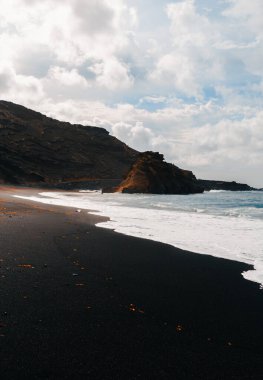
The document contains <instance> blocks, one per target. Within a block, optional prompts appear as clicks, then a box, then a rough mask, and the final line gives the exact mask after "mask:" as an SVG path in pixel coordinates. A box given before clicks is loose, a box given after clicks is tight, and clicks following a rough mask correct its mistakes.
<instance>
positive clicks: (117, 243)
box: [0, 186, 263, 380]
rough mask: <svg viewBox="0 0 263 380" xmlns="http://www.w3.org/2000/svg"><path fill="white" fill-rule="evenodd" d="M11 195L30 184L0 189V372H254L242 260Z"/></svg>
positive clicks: (255, 333)
mask: <svg viewBox="0 0 263 380" xmlns="http://www.w3.org/2000/svg"><path fill="white" fill-rule="evenodd" d="M10 192H12V194H14V192H15V193H17V192H18V193H21V194H25V193H26V194H36V193H38V192H39V191H38V190H37V189H33V188H32V189H26V188H12V187H6V186H4V187H2V186H1V188H0V208H1V210H0V237H1V250H0V252H1V253H0V259H1V263H0V264H1V268H0V270H1V288H0V289H1V298H0V299H1V301H0V304H1V309H0V310H1V315H0V335H1V336H0V342H1V378H2V379H4V380H5V379H15V380H16V379H28V378H33V379H84V378H85V379H86V378H89V379H137V378H140V379H174V378H178V379H179V380H181V379H182V380H184V379H209V380H210V379H258V380H259V379H262V377H263V369H262V364H261V361H262V354H263V329H262V315H263V293H262V291H261V290H260V289H259V286H258V284H256V283H253V282H249V281H247V280H245V279H244V278H243V277H242V276H241V273H242V272H243V271H244V270H249V269H250V268H252V267H250V266H249V265H247V264H242V263H238V262H234V261H230V260H225V259H219V258H215V257H212V256H204V255H199V254H195V253H191V252H187V253H186V252H184V251H182V250H180V249H177V248H174V247H172V246H169V245H165V244H163V243H157V242H153V241H150V240H144V239H139V238H135V237H130V236H127V235H122V234H119V233H116V232H114V231H111V230H108V229H103V228H98V227H96V225H95V223H97V222H98V221H99V220H103V218H102V217H99V216H96V215H92V214H88V213H87V210H83V212H81V213H78V212H76V210H75V209H69V208H66V207H62V206H51V205H45V204H36V203H33V202H30V201H26V200H22V199H18V198H13V197H12V196H10ZM104 220H105V219H104ZM3 276H4V277H3Z"/></svg>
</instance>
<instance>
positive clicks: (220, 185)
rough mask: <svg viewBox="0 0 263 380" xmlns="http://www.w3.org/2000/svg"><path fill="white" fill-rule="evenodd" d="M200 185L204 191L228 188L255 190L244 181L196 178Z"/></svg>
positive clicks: (230, 189)
mask: <svg viewBox="0 0 263 380" xmlns="http://www.w3.org/2000/svg"><path fill="white" fill-rule="evenodd" d="M197 181H198V183H199V184H200V186H202V187H203V188H204V189H205V190H206V191H210V190H228V191H252V190H257V189H255V188H254V187H250V186H249V185H247V184H245V183H237V182H235V181H232V182H226V181H211V180H205V179H198V180H197Z"/></svg>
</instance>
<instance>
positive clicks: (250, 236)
mask: <svg viewBox="0 0 263 380" xmlns="http://www.w3.org/2000/svg"><path fill="white" fill-rule="evenodd" d="M24 198H26V197H24ZM26 199H31V200H33V201H37V202H42V203H47V204H54V205H61V206H68V207H74V208H76V209H88V210H92V213H93V214H97V215H102V216H108V217H109V218H110V220H109V221H108V222H103V223H99V224H98V226H99V227H103V228H110V229H114V230H115V231H117V232H120V233H123V234H126V235H131V236H136V237H140V238H146V239H151V240H156V241H159V242H163V243H167V244H171V245H173V246H175V247H178V248H182V249H185V250H188V251H192V252H196V253H200V254H206V255H212V256H216V257H221V258H225V259H230V260H235V261H240V262H244V263H247V264H251V265H253V266H254V270H250V271H247V272H244V273H243V274H242V275H243V276H244V278H245V279H247V280H250V281H255V282H257V283H259V284H261V288H263V192H256V191H252V192H231V191H210V192H205V193H204V194H195V195H148V194H147V195H145V194H144V195H143V194H119V193H118V194H102V193H101V192H90V191H80V192H42V193H40V194H39V196H37V197H30V198H28V197H27V198H26Z"/></svg>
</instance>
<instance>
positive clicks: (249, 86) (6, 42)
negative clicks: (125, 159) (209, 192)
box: [0, 0, 263, 187]
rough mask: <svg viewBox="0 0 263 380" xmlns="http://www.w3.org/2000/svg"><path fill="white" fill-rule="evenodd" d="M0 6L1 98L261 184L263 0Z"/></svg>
mask: <svg viewBox="0 0 263 380" xmlns="http://www.w3.org/2000/svg"><path fill="white" fill-rule="evenodd" d="M0 5H1V6H0V99H3V100H9V101H13V102H15V103H19V104H22V105H24V106H26V107H29V108H32V109H34V110H37V111H40V112H42V113H44V114H46V115H48V116H51V117H54V118H57V119H59V120H64V121H70V122H72V123H81V124H84V125H96V126H98V127H103V128H106V129H107V130H108V131H109V132H110V133H111V134H112V135H114V136H116V137H118V138H119V139H121V140H122V141H124V142H125V143H127V144H128V145H130V146H131V147H133V148H135V149H137V150H139V151H145V150H153V151H159V152H162V153H163V154H164V156H165V159H166V160H167V161H169V162H173V163H174V164H176V165H177V166H179V167H182V168H184V169H190V170H192V171H193V172H194V174H195V175H196V176H197V177H198V178H205V179H221V180H236V181H238V182H245V183H249V184H250V185H252V186H258V187H263V107H262V106H263V101H262V94H263V17H262V15H263V1H262V0H249V1H248V0H180V1H177V0H176V1H167V0H0Z"/></svg>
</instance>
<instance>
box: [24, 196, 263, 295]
mask: <svg viewBox="0 0 263 380" xmlns="http://www.w3.org/2000/svg"><path fill="white" fill-rule="evenodd" d="M42 193H44V194H45V195H44V194H43V195H42ZM47 193H49V194H50V195H51V194H52V195H51V196H50V198H49V196H48V195H46V194H47ZM56 193H58V194H61V195H62V197H58V198H57V197H56ZM68 193H70V196H66V197H65V195H68ZM74 193H75V194H76V195H81V193H80V192H78V191H73V192H72V191H61V190H59V189H58V190H56V189H55V191H51V190H50V191H45V190H44V189H39V191H37V192H33V193H32V195H33V197H32V199H29V201H34V202H36V203H40V204H41V203H43V204H47V205H48V204H49V205H52V204H53V205H54V206H59V207H69V208H73V209H81V210H82V211H83V212H88V213H89V214H92V215H97V216H99V217H100V216H101V217H102V218H107V220H106V221H104V220H102V221H98V223H97V225H98V227H100V228H109V229H112V230H114V231H115V232H117V233H120V234H124V235H126V236H133V237H138V238H142V239H147V240H151V241H156V242H160V243H163V244H168V245H171V246H173V247H175V248H177V249H181V250H184V251H187V252H194V253H195V254H201V255H207V256H212V257H216V258H223V259H227V260H230V261H235V262H238V263H245V264H248V265H249V266H250V267H249V270H247V271H244V272H242V276H243V277H244V278H245V279H246V280H247V281H252V282H255V283H257V284H258V286H259V287H260V288H261V289H262V288H263V278H262V274H261V273H262V270H261V268H260V267H259V264H258V260H257V259H258V252H259V251H260V252H261V251H262V249H261V248H262V246H261V245H260V241H258V244H257V247H256V248H255V243H253V242H255V241H257V240H258V239H257V236H260V235H258V234H260V231H258V232H257V235H256V233H254V234H253V235H252V236H250V239H249V243H245V244H244V243H243V245H242V246H240V247H239V248H238V249H237V250H236V246H238V245H239V241H240V231H239V230H238V228H237V227H236V226H237V224H236V223H237V222H238V219H236V218H234V217H232V221H231V218H228V217H227V218H225V220H224V221H223V222H221V224H218V225H217V226H216V228H217V229H218V228H219V229H221V230H222V228H224V234H221V235H222V236H221V239H219V238H217V240H216V239H215V232H216V231H215V228H212V230H211V229H210V230H209V225H210V226H213V225H214V221H213V215H211V214H209V213H208V214H202V213H201V214H194V215H193V217H194V218H196V216H197V217H198V218H199V219H193V217H191V220H189V218H188V219H187V218H185V217H184V216H183V217H182V215H184V213H183V214H181V213H180V212H179V214H178V215H175V219H174V221H176V222H177V227H175V229H174V231H173V230H171V231H170V230H169V228H170V225H168V226H166V227H167V228H168V231H170V235H169V236H168V235H167V233H166V230H165V228H160V226H159V225H158V223H155V225H153V227H150V228H149V229H148V228H147V229H146V230H144V225H145V224H146V225H147V226H148V227H149V226H151V225H152V220H153V218H155V215H150V217H149V214H148V218H147V219H146V218H145V219H144V218H143V223H142V222H141V223H140V222H139V220H140V218H141V216H140V215H138V216H137V217H135V219H133V218H132V217H131V218H129V219H128V218H127V220H126V223H125V221H124V222H123V215H122V218H121V219H120V220H121V222H120V223H119V221H120V220H119V213H118V212H117V213H116V214H115V207H111V206H108V207H107V208H106V209H107V211H105V210H103V206H102V204H103V203H104V202H102V204H100V202H98V203H96V200H97V199H96V197H95V198H94V199H93V198H92V199H90V200H89V204H88V205H87V204H85V203H86V202H87V200H86V199H84V204H83V203H82V200H81V201H78V200H77V198H76V199H74ZM72 196H73V199H74V201H73V203H72V201H71V200H72V198H71V197H72ZM21 198H22V199H23V196H22V197H21ZM30 198H31V197H30ZM42 198H43V199H42ZM65 198H66V199H65ZM93 201H95V205H94V204H93ZM92 205H94V208H92ZM106 205H107V202H106ZM121 208H122V207H120V209H121ZM118 209H119V207H118ZM121 212H122V213H123V211H121ZM124 212H125V214H126V210H125V211H124ZM133 212H134V210H133ZM130 216H131V215H130ZM162 217H163V218H164V219H165V215H163V216H162ZM162 217H161V218H162ZM169 217H170V216H168V218H169ZM183 218H184V219H183ZM200 218H201V220H200ZM208 218H212V219H211V220H210V221H208ZM221 218H222V215H221V216H220V218H219V219H218V220H217V223H218V222H219V220H220V219H221ZM223 218H224V216H223ZM136 219H137V220H136ZM157 220H159V223H161V220H160V218H159V219H158V218H157ZM194 220H195V221H194ZM204 220H205V224H204V223H203V221H204ZM233 220H234V225H235V226H234V225H233ZM178 221H179V222H178ZM127 222H128V224H132V223H135V226H136V228H134V229H131V228H127V226H126V224H127ZM253 222H254V223H255V221H253ZM196 223H197V224H199V230H197V231H198V232H196ZM248 223H251V222H250V221H249V220H247V226H246V229H247V230H251V231H256V230H257V229H258V226H255V224H253V225H251V224H248ZM186 226H187V227H186ZM190 226H191V227H190ZM262 226H263V225H261V227H262ZM182 227H183V228H182ZM151 228H152V229H151ZM242 228H243V229H244V225H243V226H242ZM206 229H207V234H208V237H206V239H203V242H201V240H200V241H199V235H200V234H201V235H202V233H203V231H204V230H206ZM147 230H149V232H148V231H147ZM261 230H262V228H261ZM141 231H144V233H141ZM184 231H187V232H186V233H184ZM228 231H231V234H229V232H228ZM262 231H263V230H262ZM262 231H261V232H262ZM162 233H163V234H162ZM198 233H199V234H198ZM172 236H176V237H177V238H176V239H175V241H174V239H173V238H172V239H171V237H172ZM182 236H183V237H182ZM209 237H211V238H209ZM222 239H224V243H223V244H222V243H221V242H222ZM204 241H205V243H204ZM196 242H198V244H196ZM200 242H201V244H200ZM221 245H222V246H221ZM225 252H227V254H226V253H225ZM233 252H234V253H233ZM247 252H250V254H246V253H247ZM255 255H256V257H255ZM253 259H254V261H253Z"/></svg>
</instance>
